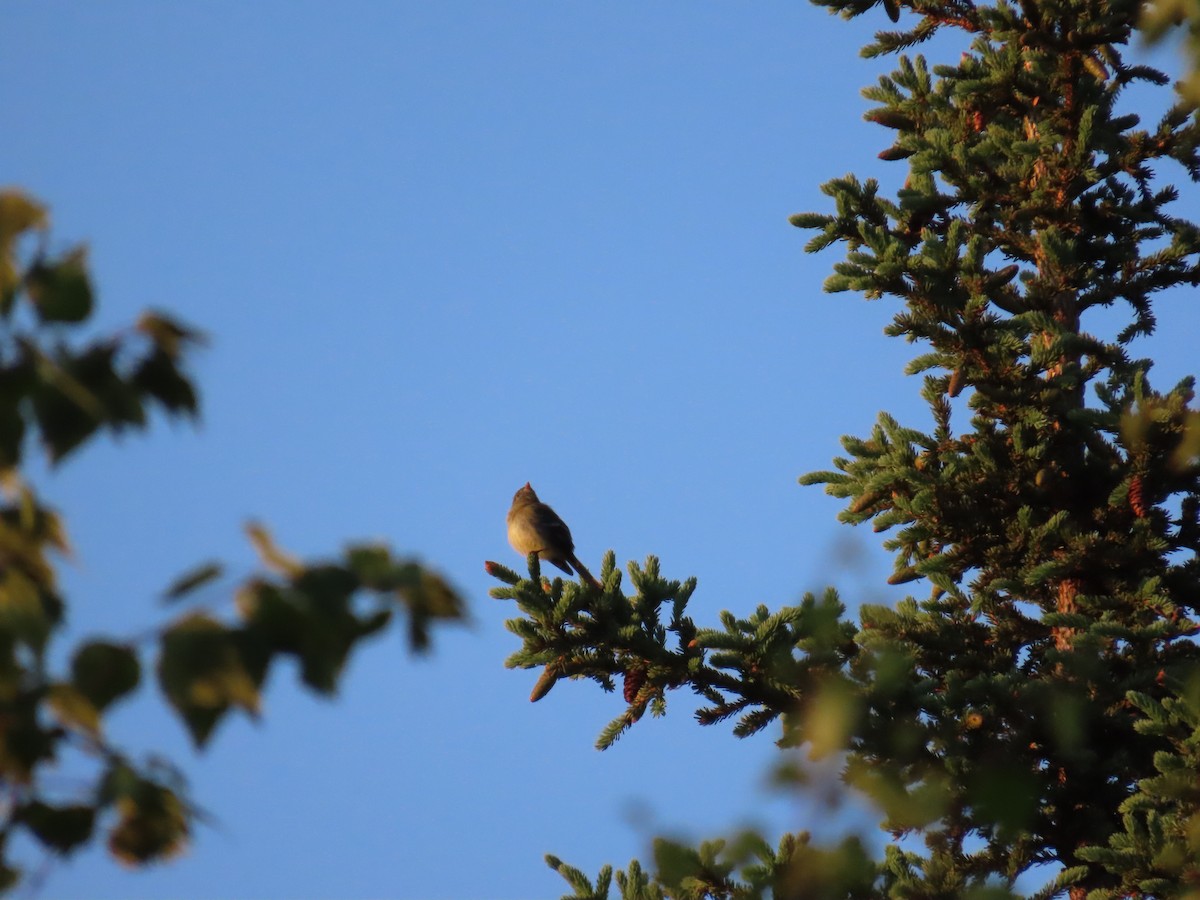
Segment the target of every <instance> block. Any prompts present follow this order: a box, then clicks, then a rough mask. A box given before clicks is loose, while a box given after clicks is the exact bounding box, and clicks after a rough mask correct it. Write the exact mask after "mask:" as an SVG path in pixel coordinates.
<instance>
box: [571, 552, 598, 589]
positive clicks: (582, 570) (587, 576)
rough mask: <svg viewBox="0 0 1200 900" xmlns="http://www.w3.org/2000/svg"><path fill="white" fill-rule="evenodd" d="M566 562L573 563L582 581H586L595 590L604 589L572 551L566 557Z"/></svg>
mask: <svg viewBox="0 0 1200 900" xmlns="http://www.w3.org/2000/svg"><path fill="white" fill-rule="evenodd" d="M567 562H569V563H570V564H571V565H573V566H574V567H575V571H576V572H578V573H579V577H580V578H582V579H583V580H584V581H586V582H587V583H588V584H590V585H591V586H592V587H594V588H595V589H596V590H598V591H600V590H603V589H604V588H603V586H602V585H601V584H600V582H599V581H597V580H596V577H595V576H594V575H593V574H592V573H591V572H589V571H588V568H587V566H585V565H584V564H583V563H581V562H580V561H579V557H578V556H576V555H575V554H574V553H572V554H571V555H570V556H569V557H568V558H567Z"/></svg>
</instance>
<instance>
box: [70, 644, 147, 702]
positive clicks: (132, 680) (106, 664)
mask: <svg viewBox="0 0 1200 900" xmlns="http://www.w3.org/2000/svg"><path fill="white" fill-rule="evenodd" d="M141 677H142V667H141V663H139V662H138V658H137V655H136V654H135V653H134V652H133V650H132V649H131V648H129V647H126V646H123V645H121V644H110V643H107V642H105V641H93V642H92V643H90V644H84V645H83V646H82V647H80V648H79V650H77V651H76V652H75V657H74V658H73V659H72V660H71V683H72V684H73V685H74V686H75V689H76V690H78V691H79V692H80V693H81V694H83V695H84V696H85V697H87V698H88V700H90V701H91V702H92V703H93V704H94V705H95V706H96V708H97V709H101V710H103V709H106V708H107V707H108V706H109V705H110V704H111V703H112V702H113V701H114V700H117V699H118V698H120V697H123V696H125V695H126V694H128V693H129V692H130V691H132V690H133V689H134V688H136V687H137V686H138V682H139V681H140V680H141Z"/></svg>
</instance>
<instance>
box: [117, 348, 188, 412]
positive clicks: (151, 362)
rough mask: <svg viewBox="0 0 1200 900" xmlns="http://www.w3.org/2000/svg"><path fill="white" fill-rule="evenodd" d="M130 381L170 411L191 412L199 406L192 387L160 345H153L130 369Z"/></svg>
mask: <svg viewBox="0 0 1200 900" xmlns="http://www.w3.org/2000/svg"><path fill="white" fill-rule="evenodd" d="M132 383H133V384H134V385H135V386H136V387H137V388H139V389H140V390H141V391H142V392H144V393H146V394H149V395H150V396H151V397H153V398H154V399H155V400H157V401H158V402H159V403H161V404H162V405H163V406H164V407H165V408H166V409H167V411H168V412H170V413H183V414H186V415H194V414H195V413H196V411H197V409H198V408H199V403H198V402H197V399H196V389H195V387H194V386H193V385H192V383H191V381H189V380H188V378H187V377H186V376H185V375H184V374H183V373H182V372H180V371H179V367H178V366H177V365H176V364H175V360H174V359H172V357H171V356H169V355H168V354H167V353H166V352H165V351H163V350H162V349H155V350H154V352H153V353H151V354H150V355H149V356H147V357H146V358H145V359H143V360H142V361H141V363H140V364H139V365H138V367H137V369H136V370H135V371H134V373H133V378H132Z"/></svg>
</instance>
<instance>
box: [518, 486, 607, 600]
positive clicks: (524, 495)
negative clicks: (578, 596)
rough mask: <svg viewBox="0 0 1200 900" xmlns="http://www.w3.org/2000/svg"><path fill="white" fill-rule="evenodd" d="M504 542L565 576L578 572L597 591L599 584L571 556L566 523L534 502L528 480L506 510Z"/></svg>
mask: <svg viewBox="0 0 1200 900" xmlns="http://www.w3.org/2000/svg"><path fill="white" fill-rule="evenodd" d="M508 542H509V543H510V544H512V546H513V549H514V550H516V551H517V552H518V553H520V554H521V555H523V556H528V555H529V554H530V553H536V554H537V555H538V557H539V558H540V559H544V560H546V562H549V563H553V564H554V565H556V566H558V567H559V568H560V569H562V570H563V571H564V572H566V573H567V574H568V575H573V574H575V572H578V573H579V577H580V578H581V579H583V580H584V581H586V582H587V583H588V584H590V585H591V586H592V587H594V588H597V589H599V588H600V582H599V581H597V580H596V579H595V578H594V577H592V573H591V572H589V571H588V570H587V567H586V566H584V565H583V563H581V562H580V561H579V558H578V557H577V556H576V555H575V542H574V541H573V540H572V539H571V529H570V528H568V527H567V523H566V522H564V521H563V520H562V519H561V518H559V516H558V513H556V512H555V511H554V510H552V509H551V508H550V507H549V506H547V505H546V504H545V503H543V502H542V501H541V500H539V499H538V495H537V494H536V493H535V492H534V490H533V486H532V485H531V484H530V483H529V482H528V481H527V482H525V486H524V487H523V488H521V489H520V490H519V491H517V492H516V494H514V495H513V502H512V506H511V507H509V510H508Z"/></svg>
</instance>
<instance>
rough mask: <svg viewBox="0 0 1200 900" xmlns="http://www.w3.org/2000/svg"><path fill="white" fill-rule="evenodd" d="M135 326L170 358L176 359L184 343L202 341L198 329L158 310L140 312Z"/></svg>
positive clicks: (202, 337)
mask: <svg viewBox="0 0 1200 900" xmlns="http://www.w3.org/2000/svg"><path fill="white" fill-rule="evenodd" d="M136 327H137V330H138V331H140V332H142V334H144V335H146V336H147V337H148V338H150V340H151V341H153V342H154V345H155V346H156V347H157V348H158V349H159V350H161V351H162V352H163V353H164V354H165V355H166V356H167V358H168V359H170V360H178V359H179V357H180V354H181V352H182V350H183V347H184V346H185V345H186V344H200V343H203V342H204V335H202V334H201V333H200V332H199V331H195V330H193V329H191V328H187V327H185V326H183V325H180V324H179V323H178V322H176V321H175V320H174V319H172V318H171V317H170V316H166V315H164V314H162V313H159V312H144V313H142V315H141V317H140V318H139V319H138V321H137V326H136Z"/></svg>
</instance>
